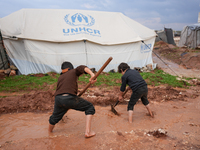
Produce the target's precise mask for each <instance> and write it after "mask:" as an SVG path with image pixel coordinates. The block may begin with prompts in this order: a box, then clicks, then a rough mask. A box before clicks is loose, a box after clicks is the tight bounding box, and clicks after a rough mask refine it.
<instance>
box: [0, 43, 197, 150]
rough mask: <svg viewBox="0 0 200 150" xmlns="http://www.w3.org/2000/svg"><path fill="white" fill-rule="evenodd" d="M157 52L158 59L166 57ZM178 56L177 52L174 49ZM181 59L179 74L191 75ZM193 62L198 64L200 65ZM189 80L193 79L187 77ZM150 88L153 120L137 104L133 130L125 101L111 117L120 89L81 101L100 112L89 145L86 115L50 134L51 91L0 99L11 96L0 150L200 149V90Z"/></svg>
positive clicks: (72, 116) (94, 90)
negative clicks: (86, 131) (89, 103)
mask: <svg viewBox="0 0 200 150" xmlns="http://www.w3.org/2000/svg"><path fill="white" fill-rule="evenodd" d="M161 44H162V43H161ZM159 45H160V44H159ZM169 46H171V45H167V46H162V50H163V51H162V52H163V53H166V52H168V51H169ZM167 49H168V51H167ZM158 50H159V49H158ZM158 50H157V53H158V54H159V55H160V56H162V53H161V52H159V51H158ZM175 50H176V51H178V49H173V51H175ZM177 57H180V56H179V55H176V56H173V57H171V62H173V63H176V64H177V65H178V66H180V65H181V66H182V68H183V70H181V73H183V72H187V71H186V70H188V69H186V67H184V66H189V65H187V63H183V59H182V57H180V59H179V60H181V59H182V61H179V62H178V61H177V60H178V59H177ZM163 59H167V58H163ZM169 59H170V58H168V60H169ZM184 59H185V58H184ZM154 61H157V60H154ZM195 61H196V62H195V64H197V63H198V61H200V60H196V59H195ZM185 62H187V61H185ZM156 63H158V66H159V67H160V66H162V65H161V63H160V62H159V61H157V62H156ZM183 64H184V65H183ZM171 67H173V65H171ZM192 69H194V68H192ZM195 69H196V70H198V68H195ZM177 70H179V69H177ZM187 75H189V74H187V73H185V74H184V76H187ZM195 75H196V73H195ZM197 75H198V74H197ZM83 87H84V85H82V86H81V87H79V90H81V89H82V88H83ZM148 88H149V94H148V98H149V101H150V104H151V108H152V110H153V111H154V113H155V118H150V117H149V116H148V115H147V114H146V113H147V111H146V109H145V107H144V106H143V105H142V103H141V102H140V101H139V102H138V103H137V105H136V106H135V109H134V119H133V124H129V123H128V115H127V111H126V107H127V105H126V104H127V101H124V103H122V104H120V105H118V106H117V107H116V110H117V111H118V112H119V113H120V114H121V115H120V116H115V115H114V114H113V113H112V112H111V111H110V110H111V108H110V104H113V103H115V102H116V100H117V95H118V90H119V87H113V88H112V89H109V90H108V89H104V88H102V87H101V89H100V88H98V87H90V89H89V91H88V92H86V93H84V94H83V95H82V97H83V98H85V99H87V100H88V101H91V102H92V103H93V104H94V105H95V109H96V114H95V115H94V117H93V121H92V129H93V130H94V131H95V132H96V133H97V135H96V136H95V137H93V138H90V139H85V138H84V128H85V116H84V113H81V112H77V111H73V110H70V111H69V112H68V113H67V114H66V115H65V117H64V120H62V121H60V122H59V123H58V124H57V125H56V127H55V130H54V132H53V133H51V134H49V133H48V132H47V128H48V118H49V116H50V115H51V112H52V111H53V103H54V98H53V97H52V95H53V93H54V91H53V90H49V91H31V92H29V93H25V94H24V93H0V95H9V97H6V98H1V99H0V114H1V116H0V125H1V126H0V149H5V150H7V149H15V150H21V149H27V150H30V149H33V150H35V149H43V150H45V149H49V150H52V149H54V150H60V149H63V150H64V149H106V150H107V149H112V150H118V149H123V150H124V149H127V150H129V149H136V150H137V149H138V150H140V149H147V150H148V149H149V150H152V149H153V150H154V149H158V150H160V149H177V150H179V149H194V150H197V149H200V144H199V141H200V116H199V114H200V85H196V86H192V87H190V88H189V89H180V88H172V87H166V86H164V85H163V86H159V87H150V86H149V87H148ZM50 89H52V88H50ZM16 95H18V96H16ZM129 97H130V93H127V94H126V96H125V100H128V98H129ZM159 129H163V131H165V132H166V134H164V135H162V134H159V133H158V130H159ZM154 131H157V132H154ZM159 135H161V136H159Z"/></svg>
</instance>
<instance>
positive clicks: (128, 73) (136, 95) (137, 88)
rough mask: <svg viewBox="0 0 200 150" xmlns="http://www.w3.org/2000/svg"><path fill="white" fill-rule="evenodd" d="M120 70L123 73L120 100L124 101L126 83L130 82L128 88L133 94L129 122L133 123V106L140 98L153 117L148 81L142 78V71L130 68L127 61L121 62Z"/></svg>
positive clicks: (129, 107) (129, 109)
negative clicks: (148, 97) (148, 96)
mask: <svg viewBox="0 0 200 150" xmlns="http://www.w3.org/2000/svg"><path fill="white" fill-rule="evenodd" d="M118 72H119V73H121V74H122V77H121V80H122V84H121V87H120V93H119V101H123V97H122V94H123V92H124V91H125V89H126V84H128V86H129V87H128V88H129V89H130V90H132V95H131V98H130V101H129V103H128V108H127V110H128V113H129V122H130V123H132V118H133V107H134V105H135V104H136V102H137V101H138V100H139V99H140V98H141V101H142V103H143V104H144V105H145V106H146V108H147V110H148V112H149V114H150V116H151V117H153V114H152V112H151V110H150V108H149V101H148V99H147V94H148V88H147V83H146V82H145V80H144V79H143V78H142V76H141V75H140V73H139V72H138V71H137V70H133V69H130V67H129V65H128V64H126V63H121V64H120V65H119V66H118Z"/></svg>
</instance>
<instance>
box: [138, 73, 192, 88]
mask: <svg viewBox="0 0 200 150" xmlns="http://www.w3.org/2000/svg"><path fill="white" fill-rule="evenodd" d="M141 75H142V77H143V79H144V80H145V81H146V82H147V84H148V85H154V86H158V85H161V84H166V85H170V86H172V87H181V88H183V87H186V86H190V84H189V83H188V82H185V81H183V80H177V76H173V75H170V74H167V73H165V72H164V71H162V70H158V69H156V70H155V71H154V73H149V72H143V73H141ZM185 80H189V79H187V78H185Z"/></svg>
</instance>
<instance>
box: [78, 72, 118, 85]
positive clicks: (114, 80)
mask: <svg viewBox="0 0 200 150" xmlns="http://www.w3.org/2000/svg"><path fill="white" fill-rule="evenodd" d="M89 79H90V75H88V74H87V75H82V76H80V77H79V81H82V82H85V83H89ZM120 79H121V74H120V73H103V74H100V75H99V76H98V77H97V82H95V84H94V85H95V86H100V85H108V86H119V85H120V83H119V80H120Z"/></svg>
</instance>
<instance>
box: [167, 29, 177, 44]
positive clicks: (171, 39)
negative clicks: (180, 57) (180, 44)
mask: <svg viewBox="0 0 200 150" xmlns="http://www.w3.org/2000/svg"><path fill="white" fill-rule="evenodd" d="M165 33H166V36H167V41H168V44H173V45H176V44H175V42H174V36H173V30H172V29H170V28H165Z"/></svg>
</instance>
